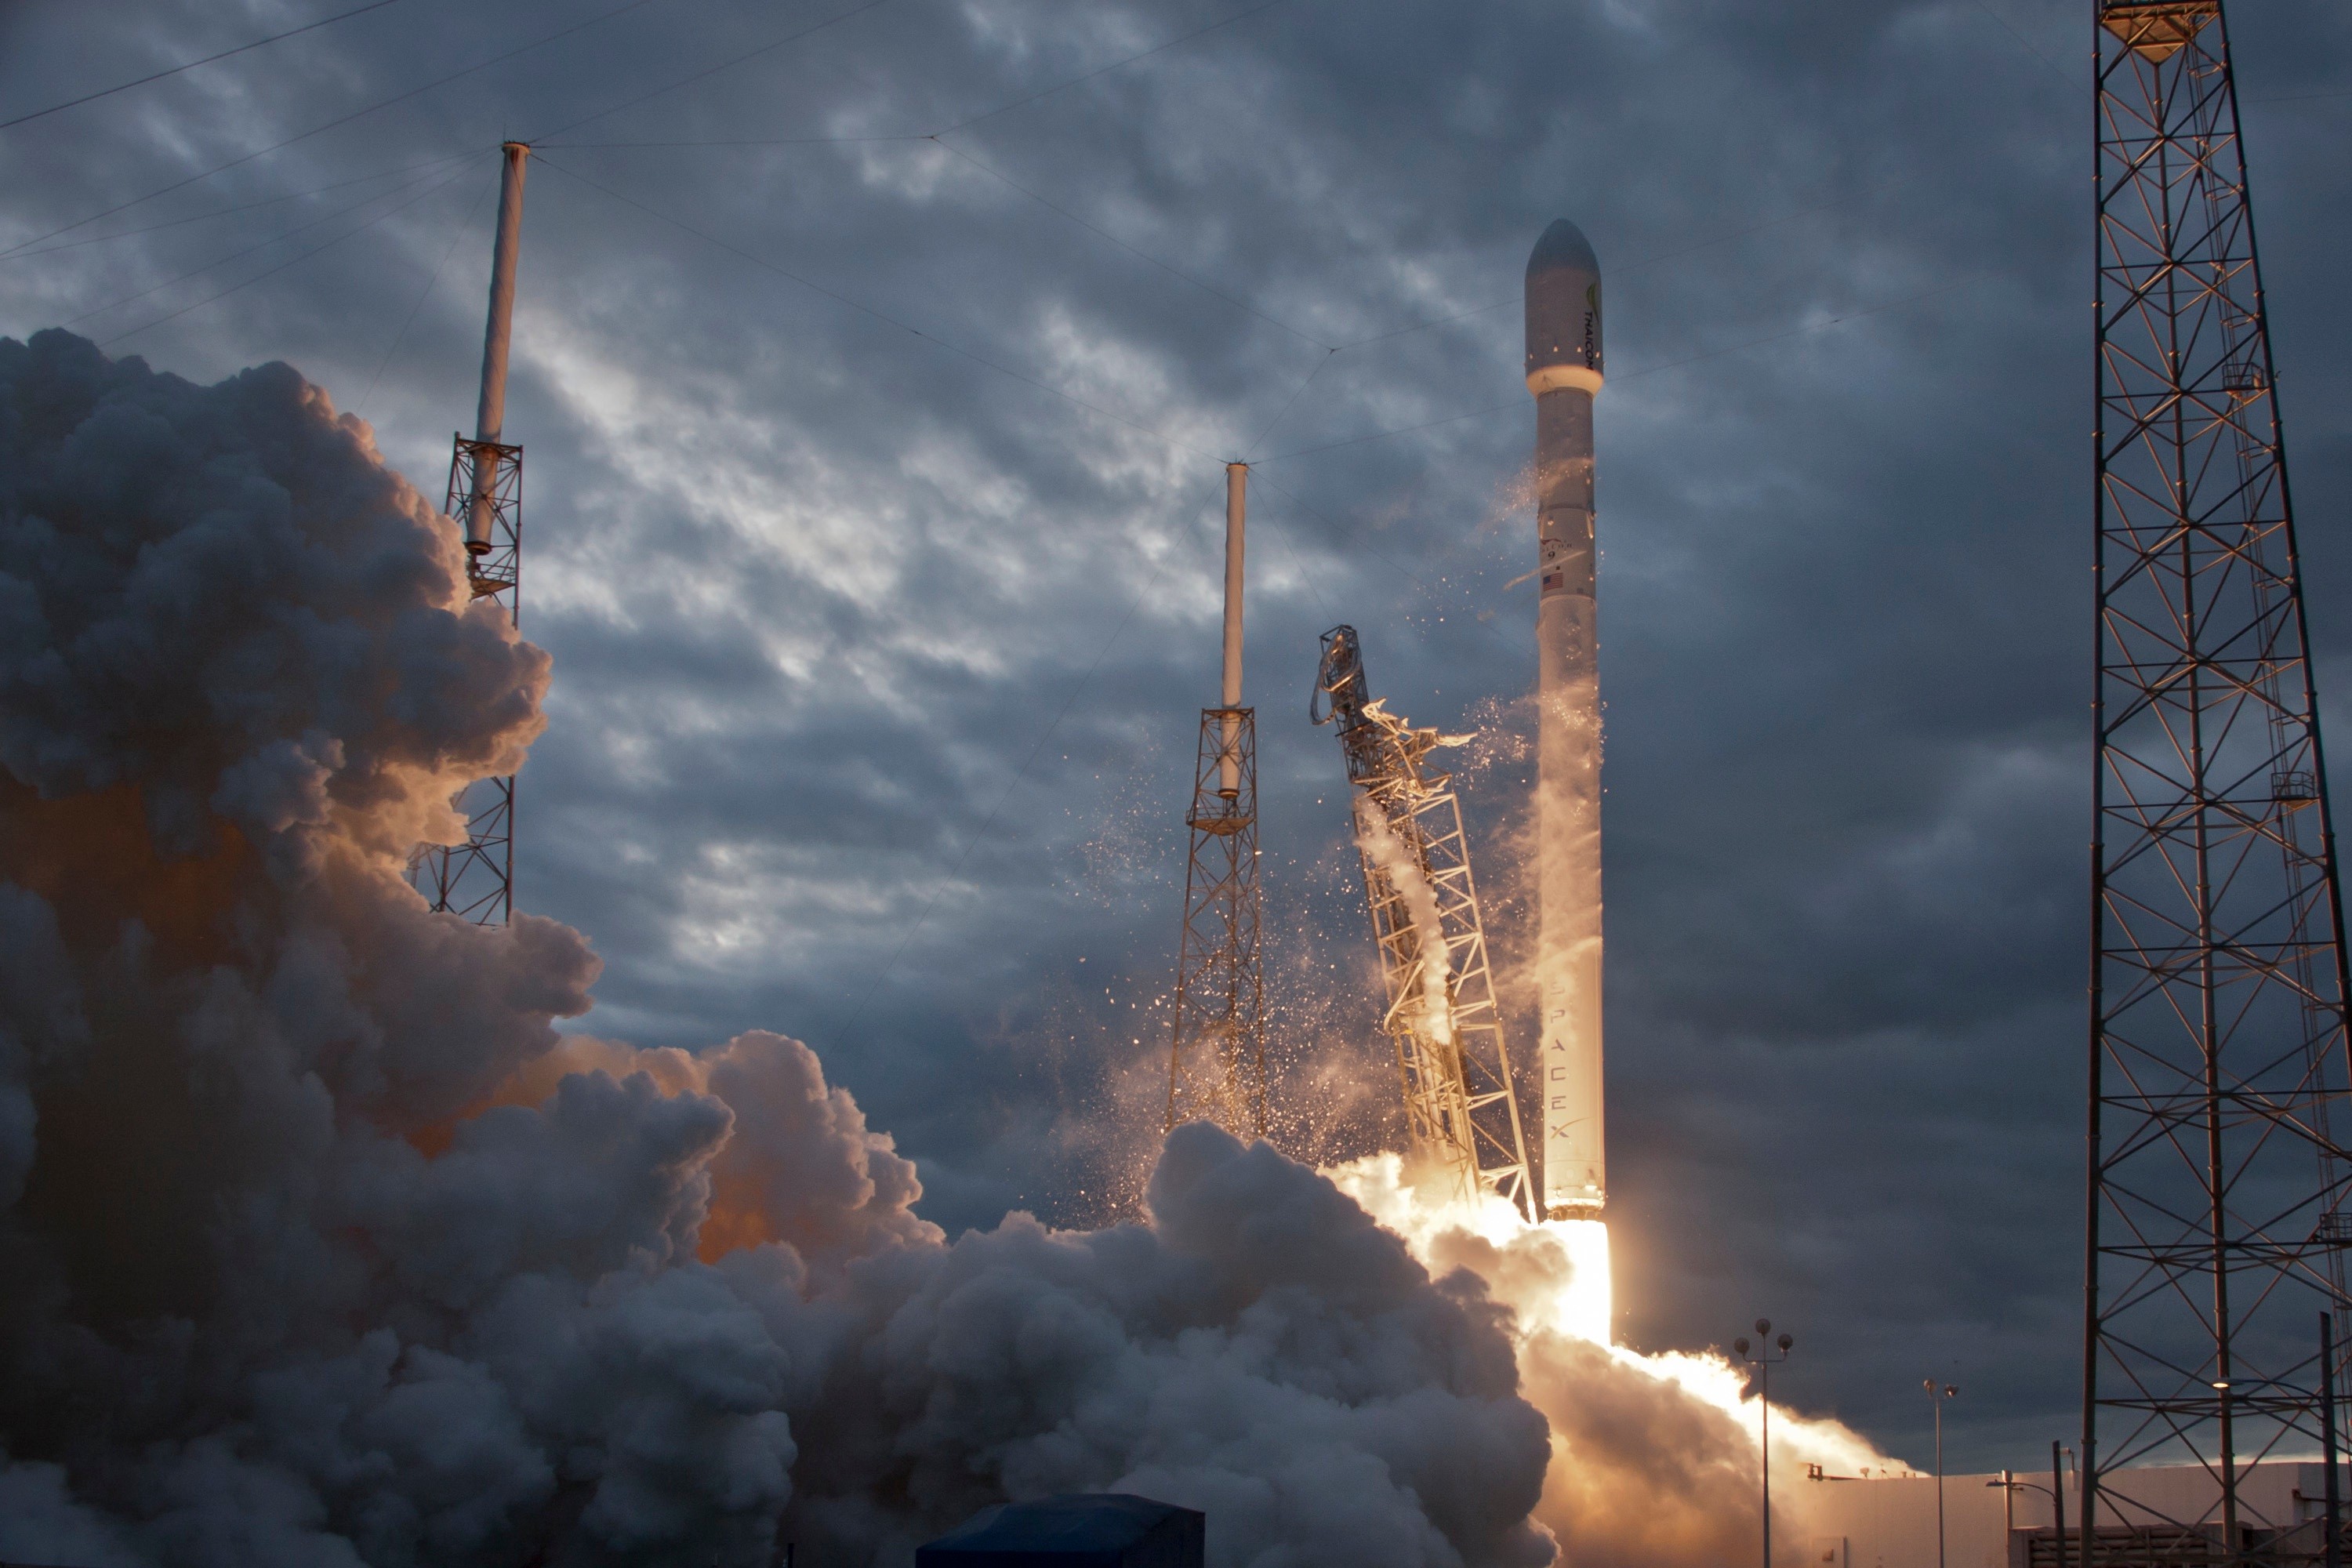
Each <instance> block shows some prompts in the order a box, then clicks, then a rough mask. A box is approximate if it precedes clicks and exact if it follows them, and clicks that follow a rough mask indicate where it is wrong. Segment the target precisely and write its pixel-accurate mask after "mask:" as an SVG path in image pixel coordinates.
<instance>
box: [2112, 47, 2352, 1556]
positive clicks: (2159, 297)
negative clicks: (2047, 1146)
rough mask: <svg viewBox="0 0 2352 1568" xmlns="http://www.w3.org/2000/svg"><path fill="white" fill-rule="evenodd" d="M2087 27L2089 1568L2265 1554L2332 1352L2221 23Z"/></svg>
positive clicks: (2281, 480) (2276, 528)
mask: <svg viewBox="0 0 2352 1568" xmlns="http://www.w3.org/2000/svg"><path fill="white" fill-rule="evenodd" d="M2094 37H2095V41H2096V49H2097V83H2096V89H2095V90H2096V113H2097V119H2096V140H2097V153H2096V164H2095V175H2096V181H2097V184H2096V193H2097V195H2096V202H2097V206H2096V221H2097V279H2096V282H2097V310H2098V315H2097V360H2098V363H2097V376H2098V394H2097V405H2096V410H2095V412H2096V419H2097V425H2096V434H2095V442H2096V445H2095V461H2096V475H2097V491H2098V493H2097V497H2096V508H2097V528H2096V533H2095V543H2096V551H2097V554H2096V576H2095V585H2096V595H2097V613H2098V627H2097V630H2098V639H2099V648H2098V685H2097V689H2096V697H2097V700H2096V704H2095V714H2096V725H2097V737H2098V742H2097V743H2098V754H2097V771H2096V775H2095V816H2094V823H2095V842H2094V844H2093V847H2092V909H2091V919H2092V923H2093V950H2092V970H2091V1019H2090V1022H2091V1029H2090V1040H2089V1045H2090V1089H2091V1093H2090V1106H2089V1110H2090V1125H2089V1170H2088V1185H2089V1194H2088V1197H2089V1203H2088V1234H2087V1238H2086V1257H2085V1270H2084V1273H2085V1279H2084V1366H2083V1373H2084V1385H2083V1511H2082V1524H2081V1528H2082V1532H2083V1541H2082V1556H2081V1558H2080V1559H2079V1560H2080V1561H2082V1562H2084V1563H2089V1562H2091V1561H2093V1557H2092V1555H2091V1553H2092V1549H2093V1545H2094V1542H2096V1545H2097V1551H2098V1554H2099V1556H2098V1560H2099V1561H2104V1562H2114V1563H2146V1562H2155V1561H2158V1560H2161V1561H2164V1562H2168V1563H2199V1564H2224V1563H2246V1562H2251V1561H2253V1560H2255V1559H2256V1558H2257V1557H2259V1558H2260V1559H2261V1560H2262V1561H2264V1562H2272V1561H2280V1560H2283V1559H2281V1558H2279V1557H2276V1556H2275V1555H2273V1553H2274V1552H2275V1551H2276V1550H2277V1549H2278V1548H2279V1547H2280V1546H2282V1545H2284V1542H2277V1541H2273V1537H2274V1536H2278V1535H2280V1534H2281V1533H2282V1532H2284V1531H2287V1530H2290V1529H2292V1528H2293V1527H2294V1525H2295V1524H2296V1523H2297V1522H2298V1521H2297V1520H2296V1519H2294V1518H2293V1517H2279V1516H2273V1515H2272V1514H2269V1513H2266V1512H2265V1510H2264V1509H2263V1504H2262V1501H2261V1498H2260V1497H2259V1496H2258V1495H2257V1494H2256V1493H2254V1492H2253V1491H2252V1489H2248V1488H2244V1487H2242V1478H2243V1473H2244V1468H2245V1467H2246V1466H2248V1465H2250V1464H2252V1463H2253V1462H2256V1461H2259V1460H2261V1459H2263V1458H2271V1457H2273V1456H2281V1455H2285V1454H2301V1453H2307V1452H2309V1451H2311V1449H2312V1448H2313V1447H2315V1446H2316V1445H2317V1444H2318V1443H2319V1442H2320V1441H2322V1438H2323V1433H2324V1432H2325V1431H2326V1430H2327V1428H2328V1423H2327V1419H2326V1418H2327V1415H2328V1414H2329V1413H2328V1412H2327V1411H2326V1409H2325V1408H2324V1406H2323V1394H2322V1391H2323V1390H2324V1389H2326V1388H2327V1387H2328V1385H2329V1382H2330V1381H2331V1380H2330V1377H2329V1373H2330V1372H2331V1371H2332V1372H2334V1373H2335V1374H2336V1376H2337V1377H2339V1378H2340V1376H2341V1368H2340V1366H2339V1367H2337V1368H2333V1369H2330V1368H2324V1367H2323V1366H2322V1365H2321V1364H2320V1359H2321V1354H2322V1353H2323V1352H2321V1349H2320V1341H2319V1336H2318V1335H2317V1334H2315V1331H2314V1320H2315V1317H2320V1316H2321V1315H2323V1314H2325V1315H2327V1316H2329V1317H2332V1320H2333V1321H2334V1322H2335V1324H2336V1325H2337V1326H2336V1331H2335V1333H2334V1335H2333V1338H2334V1341H2335V1342H2336V1345H2337V1346H2339V1347H2340V1346H2342V1345H2344V1344H2345V1343H2346V1342H2347V1337H2348V1336H2347V1334H2346V1333H2345V1331H2344V1324H2345V1321H2346V1312H2347V1294H2346V1290H2345V1267H2344V1250H2345V1248H2346V1247H2347V1245H2352V1216H2347V1191H2352V1189H2347V1178H2352V1152H2347V1149H2346V1147H2345V1145H2344V1144H2343V1143H2342V1142H2339V1140H2338V1138H2337V1136H2336V1131H2335V1129H2336V1127H2339V1126H2344V1125H2347V1104H2346V1097H2347V1092H2352V1079H2347V1058H2346V1051H2347V1029H2346V1000H2347V993H2352V984H2347V972H2346V963H2345V951H2344V944H2343V904H2342V898H2341V895H2340V893H2339V890H2338V883H2337V868H2336V839H2335V832H2334V826H2333V823H2332V821H2331V818H2330V816H2329V805H2328V800H2327V777H2326V769H2325V767H2324V766H2323V763H2322V759H2321V752H2320V743H2319V710H2318V703H2317V700H2316V696H2315V690H2314V686H2313V680H2312V669H2311V660H2310V655H2309V644H2308V639H2307V637H2306V634H2305V623H2304V606H2303V584H2302V575H2301V569H2300V567H2299V565H2298V563H2297V557H2296V550H2295V537H2294V516H2293V512H2292V510H2291V509H2290V507H2289V501H2288V492H2287V479H2286V458H2285V448H2284V441H2283V439H2282V437H2281V435H2280V429H2279V416H2278V406H2277V403H2276V400H2275V386H2274V378H2273V372H2272V363H2271V348H2270V332H2269V327H2268V324H2267V322H2266V321H2265V319H2264V314H2263V291H2262V279H2261V273H2260V270H2259V268H2258V267H2257V265H2256V254H2255V247H2254V226H2253V210H2252V202H2251V200H2250V198H2249V195H2248V193H2247V184H2246V173H2245V163H2244V159H2243V152H2242V146H2241V144H2240V141H2239V131H2238V107H2237V97H2236V88H2235V85H2234V83H2233V81H2232V79H2231V67H2230V45H2229V33H2228V29H2227V26H2226V25H2225V23H2224V20H2223V17H2222V9H2221V4H2220V0H2099V3H2098V4H2097V7H2096V26H2095V31H2094ZM2337 1353H2338V1354H2339V1355H2340V1354H2341V1352H2340V1350H2339V1352H2337ZM2154 1459H2167V1460H2170V1461H2173V1462H2184V1461H2185V1462H2188V1463H2192V1464H2197V1465H2201V1466H2202V1467H2203V1468H2205V1470H2206V1472H2207V1474H2208V1476H2209V1477H2210V1489H2209V1490H2208V1492H2207V1493H2206V1495H2204V1496H2200V1497H2196V1498H2194V1499H2190V1498H2189V1497H2188V1495H2187V1494H2186V1493H2183V1494H2180V1496H2179V1499H2177V1500H2173V1501H2170V1502H2168V1501H2166V1500H2165V1499H2166V1498H2171V1497H2172V1496H2173V1494H2169V1493H2168V1494H2164V1497H2163V1498H2159V1497H2158V1495H2157V1494H2155V1493H2153V1492H2150V1491H2149V1490H2148V1489H2145V1488H2129V1487H2125V1486H2119V1485H2115V1484H2111V1483H2110V1480H2109V1478H2111V1477H2114V1476H2116V1473H2117V1472H2119V1471H2121V1470H2123V1469H2124V1468H2126V1467H2129V1466H2131V1465H2134V1464H2144V1463H2147V1462H2148V1461H2150V1460H2154ZM2184 1503H2185V1506H2182V1504H2184ZM2209 1503H2210V1505H2209ZM2295 1550H2296V1551H2299V1552H2305V1553H2306V1556H2305V1560H2306V1561H2307V1560H2309V1556H2308V1554H2309V1553H2310V1552H2311V1550H2312V1549H2311V1548H2309V1547H2298V1548H2296V1549H2295ZM2328 1555H2329V1556H2330V1558H2331V1559H2332V1557H2333V1555H2334V1553H2333V1552H2332V1551H2331V1552H2329V1553H2328Z"/></svg>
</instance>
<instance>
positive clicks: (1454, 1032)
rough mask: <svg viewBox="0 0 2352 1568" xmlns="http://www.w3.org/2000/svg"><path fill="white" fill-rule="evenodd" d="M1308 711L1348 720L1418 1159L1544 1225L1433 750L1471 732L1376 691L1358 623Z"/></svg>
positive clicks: (1322, 719) (1325, 662)
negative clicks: (1439, 726) (1389, 703)
mask: <svg viewBox="0 0 2352 1568" xmlns="http://www.w3.org/2000/svg"><path fill="white" fill-rule="evenodd" d="M1307 717H1309V718H1310V719H1312V720H1313V721H1315V722H1316V723H1318V724H1328V723H1336V724H1337V725H1338V727H1339V745H1340V749H1341V750H1342V751H1343V752H1345V753H1346V756H1347V763H1348V782H1349V784H1350V785H1351V786H1352V789H1351V792H1350V793H1351V800H1352V807H1353V812H1354V824H1353V826H1354V829H1355V837H1356V848H1357V853H1358V856H1359V858H1360V860H1361V863H1362V866H1363V872H1364V896H1365V899H1366V900H1367V902H1368V903H1369V904H1370V909H1371V917H1372V939H1373V941H1374V942H1375V943H1376V945H1377V946H1378V947H1379V949H1380V955H1381V983H1382V986H1383V988H1384V989H1385V991H1386V993H1387V998H1388V1000H1387V1006H1386V1008H1385V1010H1384V1011H1383V1012H1382V1014H1381V1029H1382V1030H1383V1031H1384V1032H1385V1033H1386V1034H1387V1035H1388V1036H1389V1037H1390V1039H1391V1041H1392V1042H1393V1043H1394V1045H1395V1048H1396V1066H1397V1079H1398V1086H1399V1088H1400V1089H1401V1090H1402V1094H1403V1099H1404V1111H1405V1129H1406V1136H1407V1139H1408V1141H1409V1143H1410V1149H1409V1153H1410V1155H1411V1156H1412V1160H1413V1163H1415V1164H1416V1165H1419V1166H1421V1167H1423V1168H1424V1169H1432V1170H1436V1171H1440V1172H1443V1173H1445V1174H1446V1178H1447V1179H1448V1180H1450V1181H1451V1182H1452V1183H1453V1184H1454V1192H1455V1195H1456V1196H1458V1197H1461V1198H1464V1199H1468V1198H1471V1197H1474V1196H1475V1195H1476V1194H1479V1193H1482V1192H1491V1193H1494V1194H1497V1195H1498V1196H1500V1197H1502V1198H1503V1199H1504V1200H1505V1201H1507V1202H1508V1203H1509V1204H1510V1205H1512V1206H1513V1207H1514V1208H1516V1209H1517V1210H1518V1211H1519V1212H1520V1214H1521V1215H1524V1216H1526V1217H1527V1218H1528V1219H1529V1220H1536V1219H1540V1218H1541V1217H1542V1215H1540V1214H1539V1213H1538V1208H1537V1199H1536V1194H1535V1190H1534V1186H1533V1184H1532V1182H1531V1181H1530V1179H1529V1176H1530V1173H1529V1170H1528V1153H1527V1141H1526V1138H1525V1137H1524V1135H1523V1134H1522V1133H1521V1131H1520V1128H1519V1099H1518V1094H1517V1089H1516V1088H1515V1086H1514V1084H1513V1080H1512V1078H1511V1057H1510V1051H1509V1049H1508V1047H1507V1046H1506V1045H1505V1043H1504V1039H1503V1020H1502V1015H1501V1010H1500V1009H1499V1008H1498V1007H1497V1006H1496V1000H1495V981H1494V975H1493V973H1492V972H1491V971H1490V970H1489V968H1488V966H1487V961H1486V925H1485V922H1484V921H1483V920H1482V918H1481V917H1480V914H1479V910H1478V889H1477V885H1476V883H1475V881H1474V880H1473V879H1472V877H1471V874H1470V847H1469V842H1468V840H1467V838H1466V837H1465V836H1464V834H1463V830H1462V805H1461V800H1460V797H1459V796H1458V795H1456V794H1455V793H1454V782H1453V775H1452V774H1450V773H1439V772H1436V771H1433V769H1432V768H1431V767H1430V766H1429V754H1430V752H1433V751H1434V750H1435V749H1436V748H1438V747H1439V746H1448V745H1455V744H1459V743H1460V742H1462V741H1465V740H1467V739H1468V737H1467V736H1452V735H1442V734H1440V733H1439V732H1438V731H1435V730H1420V729H1415V728H1414V727H1413V726H1412V724H1411V723H1410V722H1409V721H1406V720H1405V719H1403V718H1402V717H1401V716H1399V715H1397V714H1393V713H1391V712H1389V711H1388V710H1387V707H1386V705H1385V701H1384V700H1381V699H1378V698H1374V697H1372V696H1371V695H1370V688H1369V687H1368V685H1367V683H1366V680H1365V677H1364V659H1363V650H1362V647H1361V646H1360V643H1359V642H1358V640H1357V637H1356V630H1355V628H1354V627H1353V626H1334V627H1332V628H1331V629H1330V630H1329V631H1328V632H1326V633H1324V634H1323V658H1322V664H1321V667H1320V668H1318V671H1317V672H1316V678H1315V692H1314V695H1313V697H1312V698H1311V699H1309V702H1308V708H1307Z"/></svg>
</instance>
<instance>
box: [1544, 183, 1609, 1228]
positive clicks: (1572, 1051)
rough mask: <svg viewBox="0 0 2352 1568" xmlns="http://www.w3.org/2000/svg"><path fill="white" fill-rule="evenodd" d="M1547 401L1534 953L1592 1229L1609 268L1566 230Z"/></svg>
mask: <svg viewBox="0 0 2352 1568" xmlns="http://www.w3.org/2000/svg"><path fill="white" fill-rule="evenodd" d="M1527 307H1528V392H1529V393H1531V394H1533V395H1534V396H1535V400H1536V461H1535V490H1536V552H1537V555H1536V577H1537V581H1538V584H1540V586H1539V588H1538V593H1539V595H1540V598H1539V599H1538V607H1537V610H1536V669H1537V675H1536V698H1537V704H1538V719H1537V730H1536V761H1537V777H1536V886H1537V900H1538V907H1539V910H1540V927H1539V932H1538V938H1537V945H1536V975H1537V996H1538V1008H1539V1009H1540V1012H1541V1015H1542V1024H1543V1031H1542V1047H1541V1049H1540V1051H1539V1052H1538V1071H1539V1072H1540V1073H1541V1075H1542V1086H1543V1110H1542V1121H1543V1163H1544V1187H1543V1211H1544V1217H1545V1218H1547V1219H1595V1218H1598V1217H1599V1216H1600V1214H1601V1208H1602V1206H1603V1205H1604V1204H1605V1203H1606V1202H1607V1199H1608V1166H1607V1162H1606V1158H1605V1154H1604V1151H1603V1147H1602V1142H1601V671H1600V666H1599V662H1598V659H1597V654H1598V645H1599V639H1598V637H1597V635H1596V634H1597V622H1596V620H1595V618H1594V614H1593V605H1594V601H1593V554H1594V552H1593V531H1592V402H1593V399H1594V398H1595V397H1597V396H1598V395H1600V392H1601V263H1600V261H1599V260H1598V259H1597V258H1595V257H1594V256H1593V254H1592V246H1591V242H1589V241H1588V240H1586V238H1585V237H1584V236H1583V234H1582V233H1581V232H1580V231H1579V230H1578V228H1577V226H1575V225H1574V224H1572V223H1570V222H1569V221H1568V220H1567V219H1565V218H1562V219H1560V220H1559V221H1558V222H1556V223H1554V224H1553V225H1552V226H1550V227H1549V228H1547V229H1545V230H1544V232H1543V237H1542V238H1540V239H1538V240H1537V241H1536V248H1535V253H1534V254H1533V255H1531V256H1529V257H1528V284H1527Z"/></svg>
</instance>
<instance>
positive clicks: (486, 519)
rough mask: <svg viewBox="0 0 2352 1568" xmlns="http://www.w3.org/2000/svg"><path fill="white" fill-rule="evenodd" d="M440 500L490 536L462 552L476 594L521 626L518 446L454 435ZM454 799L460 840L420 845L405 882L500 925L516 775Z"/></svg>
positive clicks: (510, 900) (480, 783) (510, 904)
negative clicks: (462, 820)
mask: <svg viewBox="0 0 2352 1568" xmlns="http://www.w3.org/2000/svg"><path fill="white" fill-rule="evenodd" d="M445 505H446V510H447V511H448V513H449V515H450V517H451V518H452V519H453V520H455V521H457V525H458V526H459V527H460V529H461V531H464V532H465V535H466V537H467V538H468V539H472V540H486V541H487V542H488V549H486V550H480V551H476V550H473V549H471V548H470V547H469V548H468V550H467V556H466V563H467V566H466V577H467V583H468V584H470V585H471V587H472V589H473V594H474V597H475V598H477V599H491V600H495V601H497V603H498V604H499V605H501V606H502V607H503V608H504V609H505V610H506V612H507V618H508V620H509V622H510V623H511V624H512V625H513V626H515V627H516V629H517V630H520V629H521V626H522V448H521V447H508V446H501V445H500V444H499V443H498V442H496V441H475V440H468V439H467V437H464V436H459V437H457V449H456V451H455V452H454V453H453V455H452V456H451V458H450V459H449V496H448V500H447V501H446V503H445ZM457 809H458V810H459V811H461V812H463V813H464V814H465V816H466V842H465V843H463V844H458V845H440V844H423V845H419V846H418V847H417V848H416V851H415V854H413V855H411V856H410V857H409V862H408V879H409V882H410V884H411V885H412V886H413V887H415V889H416V890H417V891H418V892H421V893H423V894H424V895H425V898H426V899H427V900H429V901H430V902H431V903H432V906H433V907H434V908H435V909H436V910H448V911H450V912H452V913H455V914H459V915H463V916H464V917H465V918H466V919H467V920H469V921H473V922H474V923H475V924H477V925H504V924H506V923H507V921H509V920H510V919H512V918H513V916H514V819H515V781H514V775H513V774H511V773H509V774H508V775H507V776H506V777H504V778H488V779H478V780H476V781H475V782H474V783H473V784H469V785H467V788H466V791H465V793H464V794H462V795H459V796H458V797H457Z"/></svg>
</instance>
